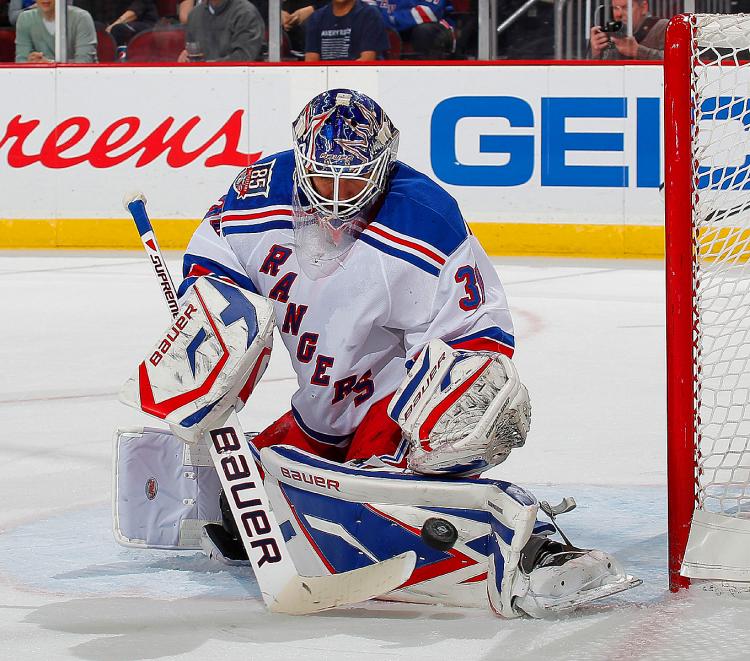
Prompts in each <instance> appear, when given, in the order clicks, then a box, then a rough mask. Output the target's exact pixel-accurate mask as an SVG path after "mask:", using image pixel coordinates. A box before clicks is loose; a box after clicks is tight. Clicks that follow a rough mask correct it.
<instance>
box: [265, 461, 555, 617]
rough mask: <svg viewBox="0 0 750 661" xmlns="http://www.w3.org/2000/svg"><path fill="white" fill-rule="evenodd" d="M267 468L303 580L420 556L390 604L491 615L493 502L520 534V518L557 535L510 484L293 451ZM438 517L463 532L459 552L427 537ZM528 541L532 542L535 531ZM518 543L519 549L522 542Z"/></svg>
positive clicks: (527, 497)
mask: <svg viewBox="0 0 750 661" xmlns="http://www.w3.org/2000/svg"><path fill="white" fill-rule="evenodd" d="M261 462H262V464H263V467H264V469H265V472H266V478H265V480H266V481H265V484H266V488H267V490H268V494H269V498H270V500H271V503H272V505H273V509H274V512H275V513H276V515H277V517H278V520H279V522H280V525H281V529H282V531H283V532H284V534H285V539H286V540H287V548H288V549H289V551H290V553H291V555H292V557H293V559H294V563H295V565H296V566H297V567H298V568H299V570H300V571H301V572H302V573H309V574H321V573H323V574H325V573H341V572H344V571H348V570H350V569H353V568H357V567H362V566H366V565H368V564H371V563H373V562H375V561H377V560H379V559H382V558H386V557H391V556H393V555H397V554H400V553H403V552H406V551H414V552H415V553H416V555H417V565H416V567H415V569H414V571H413V572H412V574H411V576H410V577H409V579H408V580H407V581H406V583H405V584H404V585H403V586H401V587H400V588H399V589H397V590H394V591H392V592H389V593H388V594H387V595H386V596H385V597H382V598H385V599H388V600H393V601H409V602H415V603H428V604H432V603H440V604H447V605H456V606H472V607H484V608H486V607H487V594H486V592H487V590H486V577H487V572H488V564H487V561H488V554H489V542H490V518H491V517H490V513H489V512H488V510H487V501H488V500H492V502H493V503H499V504H500V505H499V506H500V507H502V508H503V509H504V511H506V512H508V515H507V516H506V517H505V518H503V521H504V525H506V529H507V530H510V531H511V534H512V528H513V526H515V525H517V524H518V523H520V522H521V521H523V522H524V523H527V522H528V523H529V524H530V526H531V528H532V529H536V531H537V532H538V533H544V532H547V533H552V532H554V531H555V528H554V526H552V525H550V524H545V523H536V522H535V519H534V514H535V512H536V501H535V500H534V498H533V496H530V495H529V494H527V493H526V492H525V491H523V490H522V489H520V488H519V487H516V486H515V485H512V484H509V483H506V482H500V481H496V480H482V479H480V480H461V479H451V480H439V479H434V478H425V477H423V476H420V475H412V474H406V473H403V472H393V471H391V470H387V469H377V468H375V469H361V468H357V467H352V466H347V465H341V464H337V463H334V462H329V461H326V460H323V459H320V458H319V457H315V456H313V455H310V454H309V453H306V452H304V451H301V450H298V449H296V448H292V447H289V446H274V447H269V448H264V449H262V450H261ZM435 517H438V518H441V519H444V520H445V521H447V522H448V523H449V524H451V525H452V526H453V527H454V528H455V530H456V532H457V534H458V538H457V539H456V541H455V543H453V545H452V546H450V548H445V547H442V548H440V547H436V546H435V545H434V541H433V544H430V543H428V541H427V540H426V537H425V535H423V533H422V529H423V526H424V525H425V521H427V520H428V519H431V518H433V519H434V518H435ZM519 534H520V535H524V536H528V534H530V530H529V531H527V530H526V529H525V528H524V529H523V531H521V532H520V533H519ZM515 546H516V547H517V550H518V551H519V552H520V550H521V548H522V547H523V544H522V543H521V542H518V543H517V544H516V545H515ZM501 569H502V568H501ZM501 573H502V571H501ZM500 578H502V576H501V577H500Z"/></svg>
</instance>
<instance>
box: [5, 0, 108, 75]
mask: <svg viewBox="0 0 750 661" xmlns="http://www.w3.org/2000/svg"><path fill="white" fill-rule="evenodd" d="M67 18H68V35H67V36H68V40H67V41H68V44H67V51H68V62H96V30H95V29H94V20H93V19H92V18H91V14H89V13H88V12H87V11H85V10H83V9H79V8H78V7H68V17H67ZM54 61H55V0H37V3H36V8H35V9H30V10H28V11H25V12H22V13H21V15H20V16H19V17H18V20H17V21H16V62H32V63H41V62H54Z"/></svg>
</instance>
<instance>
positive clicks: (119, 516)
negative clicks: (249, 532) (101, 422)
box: [112, 427, 221, 550]
mask: <svg viewBox="0 0 750 661" xmlns="http://www.w3.org/2000/svg"><path fill="white" fill-rule="evenodd" d="M113 462H114V466H113V468H114V471H113V485H112V499H113V502H112V514H113V530H114V536H115V539H116V540H117V542H118V543H119V544H122V545H123V546H128V547H135V548H152V549H172V550H189V549H200V548H201V530H202V528H203V526H204V525H205V524H206V523H217V522H220V521H221V511H220V510H219V491H220V490H221V485H220V483H219V478H218V476H217V475H216V470H215V469H214V467H213V464H212V463H211V458H210V456H209V455H208V451H207V450H206V448H205V447H204V446H203V445H189V444H187V443H184V442H183V441H182V440H181V439H179V438H177V437H176V436H174V435H173V434H172V433H171V432H170V431H169V430H166V429H154V428H151V427H130V428H124V429H118V430H117V431H116V432H115V434H114V452H113Z"/></svg>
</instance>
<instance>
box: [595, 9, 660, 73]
mask: <svg viewBox="0 0 750 661" xmlns="http://www.w3.org/2000/svg"><path fill="white" fill-rule="evenodd" d="M612 19H613V20H615V21H622V28H621V29H620V30H619V31H617V32H605V31H604V30H602V28H601V26H599V25H595V26H594V27H592V28H591V34H590V41H589V44H590V59H592V60H663V59H664V33H665V32H666V30H667V25H668V23H669V21H668V20H667V19H666V18H657V17H656V16H652V15H651V13H650V12H649V7H648V0H633V16H632V25H633V36H632V37H628V36H627V24H628V22H629V21H631V17H629V16H628V2H627V0H612Z"/></svg>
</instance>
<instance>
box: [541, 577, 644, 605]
mask: <svg viewBox="0 0 750 661" xmlns="http://www.w3.org/2000/svg"><path fill="white" fill-rule="evenodd" d="M641 583H643V581H642V580H641V579H640V578H636V577H635V576H630V575H626V576H623V577H622V578H621V579H619V580H617V581H615V582H614V583H607V584H606V585H600V586H599V587H597V588H591V589H590V590H586V591H584V592H583V593H579V594H577V595H575V596H573V595H571V596H568V597H562V598H560V599H554V598H552V599H541V598H539V597H537V602H538V603H539V604H540V605H542V606H543V608H544V611H545V613H565V612H567V611H570V610H573V609H574V608H577V607H578V606H580V605H581V604H587V603H589V602H590V601H595V600H596V599H603V598H604V597H609V596H611V595H613V594H617V593H619V592H625V590H630V589H631V588H635V587H638V586H639V585H640V584H641Z"/></svg>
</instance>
